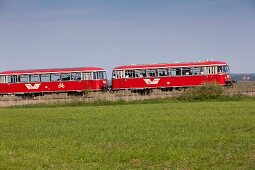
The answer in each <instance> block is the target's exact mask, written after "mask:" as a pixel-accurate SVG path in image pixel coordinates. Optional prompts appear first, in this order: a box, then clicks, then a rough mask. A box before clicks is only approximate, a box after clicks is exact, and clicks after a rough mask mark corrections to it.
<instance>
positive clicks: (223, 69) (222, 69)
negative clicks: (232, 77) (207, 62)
mask: <svg viewBox="0 0 255 170" xmlns="http://www.w3.org/2000/svg"><path fill="white" fill-rule="evenodd" d="M217 71H218V73H229V66H228V65H224V66H218V70H217Z"/></svg>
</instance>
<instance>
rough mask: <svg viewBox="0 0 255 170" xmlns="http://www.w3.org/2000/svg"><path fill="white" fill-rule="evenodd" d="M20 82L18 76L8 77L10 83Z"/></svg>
mask: <svg viewBox="0 0 255 170" xmlns="http://www.w3.org/2000/svg"><path fill="white" fill-rule="evenodd" d="M16 82H18V76H16V75H13V76H8V83H16Z"/></svg>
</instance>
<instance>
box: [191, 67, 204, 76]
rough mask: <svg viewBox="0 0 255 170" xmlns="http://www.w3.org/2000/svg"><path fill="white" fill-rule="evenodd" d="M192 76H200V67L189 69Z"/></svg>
mask: <svg viewBox="0 0 255 170" xmlns="http://www.w3.org/2000/svg"><path fill="white" fill-rule="evenodd" d="M191 73H192V75H200V74H202V68H201V67H193V68H191Z"/></svg>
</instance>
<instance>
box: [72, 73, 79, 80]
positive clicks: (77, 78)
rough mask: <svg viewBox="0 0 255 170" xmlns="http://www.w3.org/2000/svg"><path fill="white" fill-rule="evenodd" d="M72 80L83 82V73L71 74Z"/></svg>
mask: <svg viewBox="0 0 255 170" xmlns="http://www.w3.org/2000/svg"><path fill="white" fill-rule="evenodd" d="M71 80H81V73H71Z"/></svg>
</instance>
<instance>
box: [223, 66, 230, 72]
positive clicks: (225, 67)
mask: <svg viewBox="0 0 255 170" xmlns="http://www.w3.org/2000/svg"><path fill="white" fill-rule="evenodd" d="M223 72H224V73H229V67H228V66H227V65H225V66H223Z"/></svg>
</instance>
